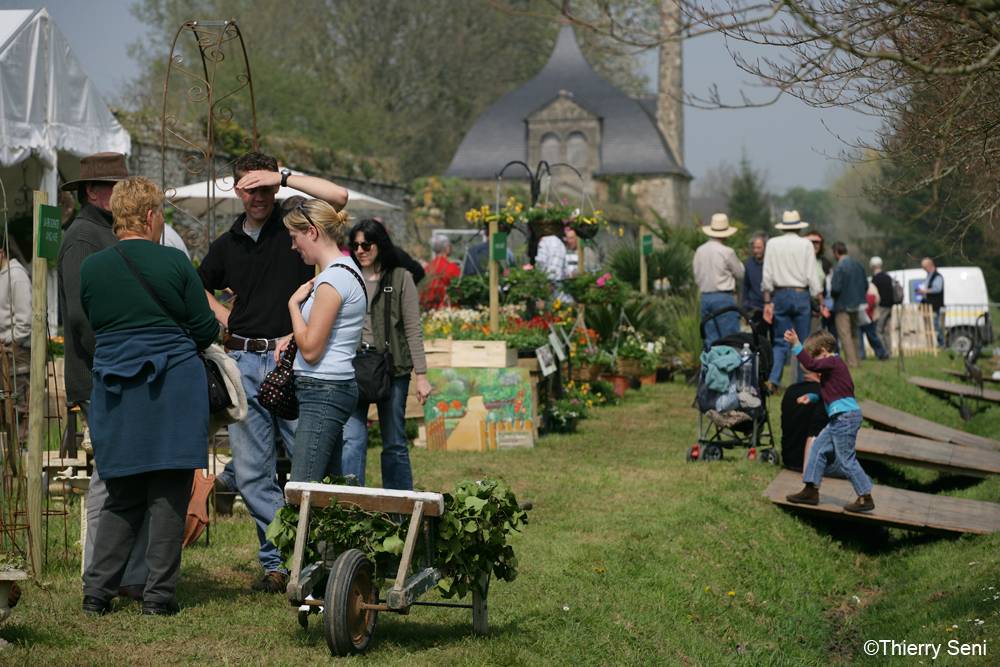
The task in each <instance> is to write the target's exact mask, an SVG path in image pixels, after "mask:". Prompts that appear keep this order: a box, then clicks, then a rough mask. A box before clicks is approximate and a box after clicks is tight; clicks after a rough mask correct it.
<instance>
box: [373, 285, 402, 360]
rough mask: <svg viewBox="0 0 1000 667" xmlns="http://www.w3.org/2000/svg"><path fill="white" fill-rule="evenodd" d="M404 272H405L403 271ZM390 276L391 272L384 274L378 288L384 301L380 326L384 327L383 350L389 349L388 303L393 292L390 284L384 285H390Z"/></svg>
mask: <svg viewBox="0 0 1000 667" xmlns="http://www.w3.org/2000/svg"><path fill="white" fill-rule="evenodd" d="M395 270H396V269H393V271H395ZM404 271H405V269H404ZM391 274H392V271H390V272H389V273H386V274H385V275H383V276H382V280H381V281H379V287H380V288H382V300H383V301H385V317H383V318H382V319H383V322H382V324H384V325H385V327H384V328H385V349H387V350H388V349H389V305H390V303H391V301H392V292H393V289H392V285H391V284H389V285H387V284H386V283H391V282H392V281H391V280H389V276H390V275H391Z"/></svg>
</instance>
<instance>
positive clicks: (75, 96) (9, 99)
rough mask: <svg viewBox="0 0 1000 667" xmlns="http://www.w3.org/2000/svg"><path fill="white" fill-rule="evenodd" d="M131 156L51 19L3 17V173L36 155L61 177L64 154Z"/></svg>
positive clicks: (29, 13)
mask: <svg viewBox="0 0 1000 667" xmlns="http://www.w3.org/2000/svg"><path fill="white" fill-rule="evenodd" d="M130 149H131V140H130V139H129V135H128V132H127V131H126V130H125V128H123V127H122V126H121V124H120V123H119V122H118V120H117V119H115V117H114V116H113V115H112V113H111V110H110V109H108V106H107V105H106V104H105V103H104V100H102V99H101V97H100V95H99V94H98V92H97V88H96V87H95V86H94V84H93V83H92V82H91V81H90V79H89V78H88V77H87V75H86V73H85V72H84V71H83V68H82V67H81V66H80V62H79V61H78V60H77V59H76V57H75V56H74V55H73V53H72V51H71V50H70V48H69V43H68V42H67V41H66V38H65V36H63V34H62V33H61V32H60V31H59V29H58V28H57V27H56V25H55V24H54V23H53V22H52V20H51V19H50V18H49V13H48V11H46V10H45V9H39V10H3V11H0V166H7V167H9V166H12V165H15V164H18V163H20V162H22V161H24V160H25V159H26V158H28V157H29V156H30V155H32V154H35V155H36V156H38V157H39V158H40V159H41V160H42V162H43V163H45V166H46V168H47V169H50V170H53V171H54V169H55V167H56V155H57V153H59V152H64V153H70V154H72V155H75V156H78V157H82V156H84V155H90V154H92V153H97V152H100V151H116V152H119V153H126V154H127V153H128V152H129V150H130ZM53 185H54V183H53ZM46 189H50V188H49V187H46ZM52 189H53V192H50V193H49V194H50V197H53V196H54V195H55V192H54V188H52Z"/></svg>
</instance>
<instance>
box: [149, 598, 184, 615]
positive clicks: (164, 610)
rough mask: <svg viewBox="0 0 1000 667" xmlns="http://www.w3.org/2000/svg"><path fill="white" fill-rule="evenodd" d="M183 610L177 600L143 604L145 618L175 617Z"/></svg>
mask: <svg viewBox="0 0 1000 667" xmlns="http://www.w3.org/2000/svg"><path fill="white" fill-rule="evenodd" d="M180 610H181V608H180V606H179V605H178V604H177V601H176V600H171V601H170V602H143V603H142V615H143V616H173V615H174V614H176V613H177V612H179V611H180Z"/></svg>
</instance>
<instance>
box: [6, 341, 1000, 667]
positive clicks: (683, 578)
mask: <svg viewBox="0 0 1000 667" xmlns="http://www.w3.org/2000/svg"><path fill="white" fill-rule="evenodd" d="M907 364H908V365H907V370H908V371H909V372H911V373H919V374H922V375H932V376H933V375H935V374H936V373H937V372H938V371H937V370H936V369H940V368H943V367H944V366H945V365H949V366H950V367H954V368H958V367H959V362H957V361H948V360H947V359H946V358H944V357H942V358H939V359H937V360H932V359H925V360H907ZM938 374H939V373H938ZM855 379H856V383H857V385H858V393H859V396H860V397H863V398H873V399H876V400H879V401H882V402H884V403H887V404H890V405H893V406H896V407H898V408H901V409H905V410H909V411H911V412H913V413H915V414H919V415H921V416H924V417H927V418H930V419H934V420H938V421H941V422H943V423H946V424H948V425H951V426H956V427H960V428H961V427H963V424H962V423H961V421H960V419H959V418H958V411H957V410H956V409H955V408H953V407H949V406H948V405H946V404H945V403H944V402H943V401H941V400H939V399H937V398H933V397H930V396H928V395H927V394H925V393H923V392H922V391H921V390H919V389H917V388H916V387H912V386H910V385H908V384H907V383H906V382H905V381H904V380H902V379H901V378H900V377H899V376H898V375H897V372H896V365H895V362H894V361H893V362H885V363H881V364H879V363H877V362H874V361H869V362H866V363H865V364H864V367H863V369H862V370H861V371H859V372H858V373H857V374H856V376H855ZM692 396H693V388H692V387H688V386H685V385H683V384H667V385H657V386H656V387H650V388H645V389H643V390H642V391H641V392H633V393H632V394H631V395H630V398H629V399H628V400H627V401H626V402H625V403H624V404H623V405H622V406H619V407H609V408H603V409H599V410H595V411H594V414H593V417H592V418H591V419H589V420H587V421H585V422H583V423H582V424H581V428H580V432H579V433H577V434H574V435H566V436H549V437H545V438H543V439H542V440H541V441H540V442H539V443H538V445H537V447H536V448H535V449H533V450H522V451H504V452H496V453H491V454H463V453H440V452H428V451H423V450H416V451H414V453H413V465H414V469H415V478H416V479H417V480H418V482H419V484H420V485H421V486H422V487H424V488H427V489H442V490H448V489H450V488H451V487H452V486H453V485H454V484H455V483H456V482H458V481H460V480H463V479H470V478H473V479H475V478H482V477H485V476H500V477H504V478H505V479H506V480H507V481H508V482H509V483H510V484H511V485H512V487H513V488H514V490H515V491H516V493H517V494H518V497H519V498H520V499H521V500H528V499H530V500H532V501H533V502H534V510H533V511H532V512H531V513H530V524H529V525H528V526H527V527H526V529H525V531H524V532H523V534H521V535H519V536H516V537H515V542H514V544H515V548H516V550H517V553H518V557H519V560H520V576H519V577H518V579H517V580H516V581H515V582H513V583H509V584H508V583H502V582H501V583H494V585H493V587H492V589H491V591H490V621H491V626H492V627H491V633H490V635H489V636H487V637H483V638H480V637H475V636H473V635H472V626H471V614H470V613H468V612H467V611H465V610H455V609H432V608H419V607H417V608H414V609H413V611H412V613H411V615H409V616H406V617H404V616H396V615H392V614H383V615H382V616H381V617H380V618H379V621H378V626H377V629H376V633H375V641H374V644H373V646H372V648H371V650H370V652H369V653H368V654H367V655H366V656H364V657H361V658H357V659H356V660H359V661H362V662H370V663H372V664H379V665H397V664H398V665H407V666H408V667H409V666H412V665H430V664H433V665H445V664H460V665H477V664H488V665H494V664H502V665H522V664H529V665H534V664H538V665H541V664H545V665H548V664H573V665H585V664H586V665H590V664H594V665H618V664H629V665H631V664H637V665H638V664H642V665H646V664H665V665H727V664H746V665H772V664H773V665H828V664H853V663H863V664H866V665H867V664H883V663H892V664H896V663H899V664H904V662H903V661H904V660H905V661H906V662H905V664H918V661H919V660H923V664H931V660H930V659H929V658H894V659H887V658H878V657H875V658H871V657H867V656H866V655H865V653H864V650H863V643H864V641H865V640H868V639H876V640H877V639H895V640H899V641H903V640H906V641H910V642H930V643H935V644H941V645H942V652H941V657H940V658H939V659H938V660H937V662H936V664H963V665H966V664H981V665H985V664H997V662H998V658H997V657H995V655H996V654H998V652H1000V613H998V610H1000V590H998V589H1000V561H998V558H997V554H998V550H1000V535H993V536H988V537H962V538H949V537H939V536H927V535H922V534H916V533H907V532H903V531H896V530H878V529H874V530H873V529H867V528H861V527H858V526H857V525H854V524H849V523H839V522H824V521H817V520H811V519H804V518H799V517H798V516H796V515H794V514H792V513H789V512H786V511H783V510H781V509H779V508H777V507H775V506H774V505H772V504H771V503H770V502H768V501H766V500H765V499H764V498H763V497H762V496H761V492H762V491H763V489H764V488H765V487H766V486H767V484H768V483H769V482H770V481H771V479H772V478H773V476H774V474H775V473H776V469H775V468H773V467H770V466H767V465H763V464H760V463H756V462H749V461H746V460H745V459H743V458H742V457H741V456H740V455H739V454H740V453H739V452H733V453H732V455H730V452H727V458H726V460H724V461H722V462H718V463H711V464H709V463H687V462H686V461H685V457H684V454H685V451H686V449H687V448H688V447H689V446H690V445H691V443H692V442H693V441H694V439H695V437H696V414H695V411H694V410H693V409H692V408H691V407H690V405H691V399H692ZM779 402H780V401H774V402H772V419H773V421H774V422H777V421H778V403H779ZM964 426H965V427H966V428H968V429H969V430H971V431H974V432H976V433H979V434H982V435H989V436H993V437H997V436H998V435H1000V408H993V409H991V410H988V411H985V412H983V413H980V414H978V415H977V416H976V417H975V418H974V419H973V420H972V421H971V422H970V423H969V424H966V425H964ZM369 453H370V460H369V468H370V471H371V474H372V477H373V478H374V479H378V476H377V469H378V456H377V454H376V452H374V451H370V452H369ZM866 468H868V469H869V470H870V472H871V473H872V475H873V477H875V478H876V481H877V482H878V481H883V482H891V483H893V484H894V485H896V486H904V485H905V486H909V487H910V488H914V489H923V490H934V491H939V492H941V493H947V494H953V495H960V496H963V497H969V498H977V499H981V500H990V501H994V502H1000V480H997V479H991V480H986V481H982V482H973V481H968V480H964V479H961V478H954V477H949V478H940V477H939V476H938V475H937V474H936V473H933V472H929V471H922V470H916V469H905V468H890V467H887V466H881V467H875V466H871V465H868V466H866ZM71 523H72V521H71ZM70 528H71V529H72V528H73V526H72V525H71V526H70ZM255 544H256V539H255V536H254V531H253V528H252V524H251V522H250V520H249V518H247V517H246V516H245V515H243V516H237V517H235V518H232V519H227V520H224V521H222V522H220V523H219V524H217V525H216V526H213V529H212V543H211V546H210V547H204V546H198V547H195V548H191V549H188V550H187V551H186V552H185V554H184V564H183V571H182V580H181V584H180V589H179V591H178V597H179V599H180V602H181V604H182V606H183V611H182V613H181V614H180V615H179V616H176V617H173V618H147V617H141V616H140V615H139V614H138V609H137V607H136V605H135V604H133V603H127V604H122V605H120V606H119V608H118V610H117V612H116V613H114V614H111V615H109V616H106V617H103V618H97V619H92V618H87V617H84V616H83V615H82V614H81V613H80V611H79V607H80V599H81V592H80V584H79V576H78V565H74V566H68V565H67V566H64V567H62V568H61V569H60V568H59V567H58V566H56V567H54V568H52V569H50V571H49V572H48V573H47V574H46V578H45V581H44V582H42V583H40V584H39V583H29V584H28V585H26V586H25V590H24V596H23V598H22V601H21V604H20V605H19V606H18V608H17V609H16V610H15V613H14V615H13V616H12V617H11V619H10V620H9V621H8V622H7V623H6V624H5V625H3V626H2V627H0V637H3V638H4V639H6V640H7V641H9V642H12V643H13V644H14V646H10V647H7V648H6V649H5V650H3V651H2V652H0V663H3V664H18V665H46V666H55V665H91V664H93V665H126V664H170V663H185V664H188V663H199V664H255V665H256V664H277V665H306V664H310V663H311V662H320V661H323V662H325V661H327V660H329V659H330V657H329V654H328V652H327V649H326V644H325V641H324V638H323V632H322V627H321V623H320V622H319V621H320V617H317V616H313V617H312V619H313V620H312V624H311V625H310V628H309V630H308V631H303V630H301V629H300V628H299V626H298V625H297V624H296V621H295V614H294V610H293V609H291V608H290V607H289V606H288V605H287V603H286V602H285V600H284V598H283V597H281V596H277V595H274V596H266V595H262V594H250V593H249V592H248V587H249V585H250V583H251V581H252V580H253V579H254V578H255V577H256V576H257V575H258V572H257V569H256V558H255V552H256V546H255ZM976 619H979V620H980V621H981V623H980V622H977V621H976ZM956 638H957V639H958V640H959V641H960V642H987V655H986V656H985V657H973V658H970V657H965V658H962V657H948V656H946V655H945V652H946V651H947V650H948V645H947V642H948V641H949V640H951V639H956Z"/></svg>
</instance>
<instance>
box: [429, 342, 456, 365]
mask: <svg viewBox="0 0 1000 667" xmlns="http://www.w3.org/2000/svg"><path fill="white" fill-rule="evenodd" d="M451 344H452V341H451V340H450V339H448V338H432V339H430V340H425V341H424V356H426V357H427V368H451Z"/></svg>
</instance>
